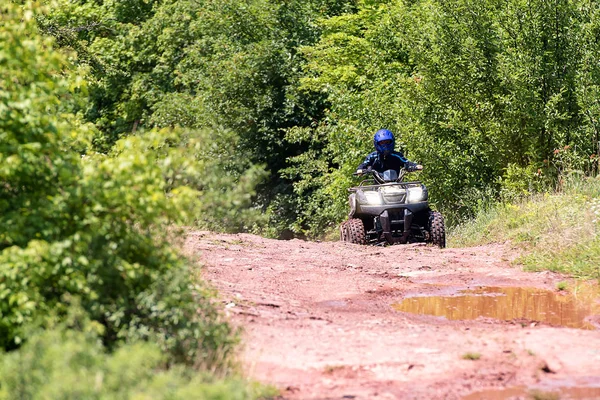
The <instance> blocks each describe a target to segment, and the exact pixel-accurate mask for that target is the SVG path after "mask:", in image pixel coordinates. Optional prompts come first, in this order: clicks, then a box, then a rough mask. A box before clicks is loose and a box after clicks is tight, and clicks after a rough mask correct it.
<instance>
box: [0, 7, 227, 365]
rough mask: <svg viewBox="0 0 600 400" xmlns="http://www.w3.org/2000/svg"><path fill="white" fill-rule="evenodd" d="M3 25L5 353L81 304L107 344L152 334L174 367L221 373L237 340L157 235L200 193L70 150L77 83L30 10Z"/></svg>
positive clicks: (127, 156)
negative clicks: (43, 320) (36, 327)
mask: <svg viewBox="0 0 600 400" xmlns="http://www.w3.org/2000/svg"><path fill="white" fill-rule="evenodd" d="M0 22H1V23H0V137H1V138H2V140H1V141H0V161H1V164H2V167H0V180H1V182H2V185H0V208H1V209H0V346H1V347H3V348H5V349H11V348H14V347H16V346H18V345H19V344H20V343H21V342H22V341H23V339H24V333H23V331H22V326H23V324H26V323H28V322H30V321H33V320H37V319H38V318H39V317H42V316H44V315H48V314H50V313H51V312H54V313H57V314H58V315H59V316H60V315H65V314H66V310H67V307H68V306H69V303H70V299H72V298H79V299H80V301H81V305H82V307H83V308H84V309H85V311H86V312H87V313H88V314H89V317H90V318H91V319H92V320H94V321H96V322H99V323H101V324H102V326H103V327H104V328H103V339H104V341H105V343H106V344H107V345H108V346H112V345H114V344H116V343H118V342H120V341H123V340H127V339H130V338H145V339H148V338H152V339H153V340H155V341H157V343H159V345H160V346H161V347H162V348H163V349H165V350H167V351H168V352H169V354H170V356H171V360H173V361H182V362H188V363H195V362H198V361H199V360H200V361H202V362H204V363H206V364H209V365H211V364H213V363H214V364H215V365H217V366H218V365H219V362H220V361H219V360H222V359H226V355H227V354H228V353H229V351H230V350H231V346H232V344H233V343H234V342H235V336H234V335H232V330H231V328H230V327H229V326H228V325H227V324H226V323H224V322H223V321H222V320H221V318H220V315H219V312H218V310H217V309H216V308H215V306H214V305H213V304H212V303H211V300H210V299H211V297H212V292H211V291H209V290H208V289H206V288H204V287H203V286H202V284H201V283H200V282H194V281H193V280H192V278H191V277H190V273H189V271H188V262H187V261H186V260H185V259H183V258H182V257H181V256H180V255H178V254H177V253H176V252H175V251H174V250H172V249H171V248H170V246H169V244H168V241H167V239H168V237H167V235H168V232H163V231H164V229H161V227H162V226H163V225H164V224H168V223H170V222H175V221H177V220H179V219H180V218H181V213H180V210H181V206H180V205H181V204H187V200H186V199H188V198H189V196H190V195H196V194H197V193H196V192H194V191H193V190H192V189H187V190H186V189H185V188H181V189H179V190H177V191H171V192H170V193H169V195H167V194H166V192H165V185H166V182H165V179H164V175H163V174H164V170H163V169H161V168H160V166H159V165H157V164H156V163H154V160H153V159H152V157H151V156H150V154H147V153H144V152H142V151H135V150H134V149H131V150H130V151H123V152H122V153H120V154H119V155H118V156H116V157H109V156H106V155H102V154H88V155H85V156H83V157H82V156H81V154H80V153H79V152H78V151H76V149H74V148H73V146H72V145H73V143H80V142H81V141H80V138H79V136H80V135H82V134H85V133H86V131H85V130H84V129H82V127H81V126H79V125H78V124H75V125H73V124H71V122H72V121H74V120H75V119H76V118H75V117H74V116H69V115H66V114H64V113H61V110H63V109H68V108H69V107H68V106H65V105H64V104H65V103H69V102H70V101H71V99H72V98H73V95H72V94H71V93H72V90H77V85H74V83H77V82H79V81H81V79H80V78H78V76H77V75H74V74H72V73H71V72H70V71H71V70H72V69H71V65H69V64H68V63H67V62H66V61H65V59H64V57H63V56H62V55H61V54H60V53H58V52H57V51H55V50H53V48H52V46H53V43H52V41H51V40H50V39H47V38H44V37H42V36H40V35H39V34H38V31H37V25H36V22H35V20H34V12H33V9H32V6H31V5H25V6H16V5H13V4H12V3H8V4H3V5H2V6H0ZM131 140H132V141H131V142H123V143H121V146H122V147H123V148H126V147H128V146H129V145H132V144H133V143H134V142H133V139H131Z"/></svg>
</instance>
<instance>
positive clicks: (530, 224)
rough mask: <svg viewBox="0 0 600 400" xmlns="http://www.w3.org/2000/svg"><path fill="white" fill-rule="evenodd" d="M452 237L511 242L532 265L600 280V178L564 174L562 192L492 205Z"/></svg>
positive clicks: (465, 242)
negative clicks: (565, 175)
mask: <svg viewBox="0 0 600 400" xmlns="http://www.w3.org/2000/svg"><path fill="white" fill-rule="evenodd" d="M449 236H450V238H449V242H450V245H451V246H453V247H462V246H476V245H482V244H487V243H493V242H506V241H510V242H511V243H512V244H514V245H515V246H517V247H519V248H520V249H521V250H523V253H522V254H523V255H522V256H521V257H520V258H518V259H516V260H515V263H518V264H523V265H524V266H525V268H527V269H528V270H532V271H539V270H546V269H547V270H550V271H556V272H561V273H566V274H569V275H572V276H574V277H577V278H586V279H587V278H593V279H600V178H598V177H596V178H586V177H582V176H580V175H571V176H567V177H564V178H563V179H562V186H561V187H560V189H559V190H557V191H556V192H554V193H546V194H540V195H535V196H531V197H528V198H525V199H523V200H521V201H519V202H515V203H512V204H511V203H502V204H496V205H493V206H490V207H488V208H487V209H484V210H482V211H480V212H479V214H478V215H477V217H476V218H474V219H473V220H470V221H468V222H465V223H463V224H461V225H459V226H457V227H456V228H455V229H454V230H453V231H452V232H451V233H450V235H449Z"/></svg>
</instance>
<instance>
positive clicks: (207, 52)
mask: <svg viewBox="0 0 600 400" xmlns="http://www.w3.org/2000/svg"><path fill="white" fill-rule="evenodd" d="M138 3H139V4H138ZM352 3H353V2H352V1H347V0H311V1H305V0H302V1H300V0H293V1H287V0H286V1H280V0H250V1H244V2H238V1H233V0H226V1H223V0H218V1H216V0H200V1H198V0H167V1H156V0H151V1H144V2H134V3H133V4H135V6H133V5H132V6H127V7H126V6H123V4H122V2H91V1H85V2H72V1H70V0H58V1H51V2H50V4H52V7H51V11H50V12H49V13H48V15H46V16H45V17H40V18H39V20H40V26H41V27H42V28H43V29H44V31H46V32H48V33H49V34H52V35H53V36H55V37H56V38H57V39H58V43H59V44H60V45H61V46H64V47H68V48H71V49H73V50H75V51H76V52H77V55H78V61H79V62H80V63H82V64H83V65H90V66H91V67H92V74H91V79H90V102H89V106H88V107H87V108H85V109H84V111H85V115H86V119H87V120H88V121H91V122H93V123H94V124H95V125H96V126H97V127H98V128H99V130H100V132H101V133H100V134H99V135H97V136H96V137H95V140H94V143H95V148H96V149H99V150H101V151H104V152H108V151H109V149H110V148H111V147H112V146H113V145H114V143H115V142H116V141H117V140H118V139H119V138H121V137H123V136H126V135H129V134H131V133H132V132H135V131H137V130H138V129H140V128H146V129H148V128H152V127H158V128H163V127H171V126H176V125H178V126H182V127H185V128H194V129H212V130H215V127H224V128H226V129H227V130H228V131H229V132H234V133H235V135H236V136H237V138H238V139H236V140H235V141H236V143H237V145H236V150H237V151H238V152H239V153H240V158H241V157H245V156H247V157H248V159H249V160H250V161H251V162H252V163H253V164H258V165H263V166H265V167H266V170H267V171H268V172H269V180H268V181H266V182H265V183H264V184H263V185H262V186H261V187H260V189H259V190H258V192H257V193H258V199H257V203H258V205H259V206H261V207H263V208H265V207H266V206H267V205H268V203H269V202H271V201H272V200H273V199H276V198H277V199H279V200H281V202H280V204H287V203H289V182H286V181H285V180H282V179H281V178H280V176H279V170H280V169H281V168H283V167H285V164H286V158H287V157H288V156H289V155H290V154H296V153H297V152H298V151H299V150H301V149H298V148H297V147H296V146H291V145H290V144H289V143H287V142H285V141H284V140H283V137H284V130H285V129H287V128H289V127H292V126H307V125H310V124H312V123H313V122H314V121H315V120H317V119H319V118H320V117H321V116H322V109H323V102H322V99H321V97H322V96H320V95H313V94H312V93H306V92H299V91H297V90H296V82H297V80H298V77H299V75H300V74H301V68H300V66H301V65H302V63H303V58H302V56H301V55H300V54H299V53H298V51H297V49H298V47H299V46H301V45H306V44H311V43H314V42H315V41H316V40H317V38H318V35H319V32H320V28H319V27H318V25H317V24H316V20H317V19H318V18H320V17H324V16H327V15H331V14H335V13H340V12H343V11H347V10H349V9H350V7H351V4H352ZM217 131H220V130H218V129H217ZM232 135H233V133H229V134H228V135H227V136H228V137H230V136H232ZM244 164H246V163H244ZM240 179H243V178H241V177H240ZM276 208H277V207H273V208H271V209H272V210H274V209H276ZM279 211H280V212H279V213H277V212H276V214H282V215H276V219H278V220H282V219H285V218H286V216H285V215H283V214H286V215H287V214H289V210H282V209H281V208H279ZM212 226H214V224H213V225H212Z"/></svg>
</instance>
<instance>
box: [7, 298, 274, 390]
mask: <svg viewBox="0 0 600 400" xmlns="http://www.w3.org/2000/svg"><path fill="white" fill-rule="evenodd" d="M81 314H82V311H81V310H77V309H71V310H70V313H69V318H68V321H67V323H64V324H59V325H57V326H54V327H53V328H52V329H48V330H34V331H33V332H31V334H30V335H29V339H28V341H27V343H25V344H24V345H23V347H21V348H20V349H19V350H15V351H12V352H10V353H7V354H2V355H0V399H7V400H8V399H21V400H35V399H98V400H101V399H107V400H108V399H145V400H150V399H165V400H166V399H172V400H175V399H198V400H200V399H202V400H212V399H214V400H217V399H240V400H241V399H257V398H266V396H273V395H275V394H276V393H274V391H273V390H272V389H270V388H268V387H263V386H258V385H256V384H254V383H250V382H246V381H244V380H242V379H240V378H227V379H216V378H214V377H211V376H210V375H208V374H206V373H204V374H202V373H198V372H197V371H195V370H191V369H189V368H184V367H183V366H175V367H173V368H170V369H165V365H166V364H165V363H166V361H167V360H166V358H165V356H164V353H162V352H161V351H160V348H159V347H158V346H156V345H154V344H152V343H147V342H137V343H131V344H127V345H124V346H122V347H120V348H119V349H117V350H116V351H115V352H113V353H111V354H108V353H106V350H105V348H104V347H103V346H102V342H101V340H100V338H99V337H98V335H97V333H96V329H94V326H93V324H91V323H90V322H89V321H86V320H85V317H84V316H82V315H81Z"/></svg>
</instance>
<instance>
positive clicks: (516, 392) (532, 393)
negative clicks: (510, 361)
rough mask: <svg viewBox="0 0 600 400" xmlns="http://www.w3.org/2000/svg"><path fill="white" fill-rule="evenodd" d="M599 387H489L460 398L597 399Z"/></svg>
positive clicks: (464, 399) (599, 395)
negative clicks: (547, 388) (548, 388)
mask: <svg viewBox="0 0 600 400" xmlns="http://www.w3.org/2000/svg"><path fill="white" fill-rule="evenodd" d="M599 398H600V387H587V388H586V387H564V388H557V389H552V390H546V389H528V388H525V387H522V386H519V387H512V388H506V389H490V390H483V391H480V392H474V393H471V394H469V395H467V396H464V397H463V398H462V400H481V399H485V400H506V399H524V400H530V399H531V400H534V399H547V400H558V399H561V400H566V399H599Z"/></svg>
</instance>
